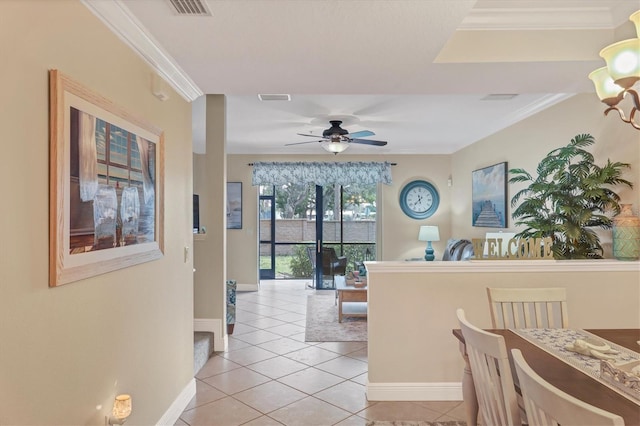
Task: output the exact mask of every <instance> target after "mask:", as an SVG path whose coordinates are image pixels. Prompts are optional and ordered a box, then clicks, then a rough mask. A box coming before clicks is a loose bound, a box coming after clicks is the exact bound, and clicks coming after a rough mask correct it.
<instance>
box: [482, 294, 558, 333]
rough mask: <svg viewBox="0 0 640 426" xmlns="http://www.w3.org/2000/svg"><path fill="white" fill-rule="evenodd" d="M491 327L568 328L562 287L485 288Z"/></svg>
mask: <svg viewBox="0 0 640 426" xmlns="http://www.w3.org/2000/svg"><path fill="white" fill-rule="evenodd" d="M487 297H488V298H489V309H490V310H491V323H492V325H493V328H501V329H502V328H504V329H506V328H568V327H569V313H568V310H567V291H566V289H564V288H496V287H493V288H492V287H488V288H487Z"/></svg>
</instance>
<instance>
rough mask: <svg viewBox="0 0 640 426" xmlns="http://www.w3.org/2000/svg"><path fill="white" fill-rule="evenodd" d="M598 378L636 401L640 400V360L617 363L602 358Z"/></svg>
mask: <svg viewBox="0 0 640 426" xmlns="http://www.w3.org/2000/svg"><path fill="white" fill-rule="evenodd" d="M600 378H601V379H602V380H604V381H605V382H607V383H609V384H610V385H612V386H614V387H615V388H616V389H619V390H620V391H622V392H624V393H626V394H627V395H630V396H631V397H633V398H634V399H635V400H636V401H640V360H638V361H632V362H627V363H625V364H617V365H616V364H613V363H612V362H610V361H607V360H602V361H601V362H600Z"/></svg>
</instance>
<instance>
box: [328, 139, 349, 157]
mask: <svg viewBox="0 0 640 426" xmlns="http://www.w3.org/2000/svg"><path fill="white" fill-rule="evenodd" d="M322 148H324V150H325V151H328V152H332V153H334V154H339V153H341V152H344V150H346V149H347V148H349V142H340V141H338V142H334V141H327V142H323V143H322Z"/></svg>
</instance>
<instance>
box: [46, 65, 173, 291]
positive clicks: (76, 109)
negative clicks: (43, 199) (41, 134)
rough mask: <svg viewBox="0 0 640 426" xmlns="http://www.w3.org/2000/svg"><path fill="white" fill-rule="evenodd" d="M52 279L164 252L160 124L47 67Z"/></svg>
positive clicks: (107, 269)
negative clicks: (149, 120) (147, 119)
mask: <svg viewBox="0 0 640 426" xmlns="http://www.w3.org/2000/svg"><path fill="white" fill-rule="evenodd" d="M49 85H50V87H49V90H50V171H49V173H50V197H49V200H50V201H49V203H50V206H49V222H50V226H49V286H51V287H56V286H59V285H62V284H67V283H70V282H73V281H78V280H81V279H84V278H88V277H92V276H95V275H99V274H104V273H107V272H110V271H113V270H116V269H121V268H126V267H129V266H133V265H136V264H139V263H142V262H148V261H151V260H154V259H159V258H160V257H162V255H163V244H164V242H163V235H164V233H163V221H164V204H163V193H164V190H163V184H164V136H163V132H162V130H160V129H159V128H157V127H155V126H153V125H151V124H150V123H148V122H146V121H145V120H144V119H142V118H139V117H137V116H135V115H134V114H131V113H129V112H128V111H125V110H124V109H123V108H121V107H120V106H118V105H116V104H114V103H113V102H112V101H110V100H108V99H107V98H105V97H103V96H102V95H100V94H98V93H96V92H94V91H92V90H91V89H89V88H87V87H85V86H83V85H81V84H80V83H78V82H76V81H74V80H73V79H71V78H70V77H68V76H65V75H64V74H62V73H60V72H59V71H57V70H51V71H50V72H49Z"/></svg>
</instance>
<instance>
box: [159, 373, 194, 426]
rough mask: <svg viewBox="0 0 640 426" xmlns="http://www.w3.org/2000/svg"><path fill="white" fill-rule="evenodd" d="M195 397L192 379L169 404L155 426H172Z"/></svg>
mask: <svg viewBox="0 0 640 426" xmlns="http://www.w3.org/2000/svg"><path fill="white" fill-rule="evenodd" d="M194 396H196V379H195V378H193V379H191V380H190V381H189V383H187V386H185V387H184V389H182V391H181V392H180V393H179V394H178V396H177V397H176V399H175V400H174V401H173V402H172V403H171V405H170V406H169V408H167V411H165V412H164V414H163V415H162V417H160V420H158V423H156V425H157V426H165V425H174V424H176V422H177V421H178V419H179V418H180V414H182V412H183V411H184V409H185V408H187V405H189V402H191V399H192V398H193V397H194Z"/></svg>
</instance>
